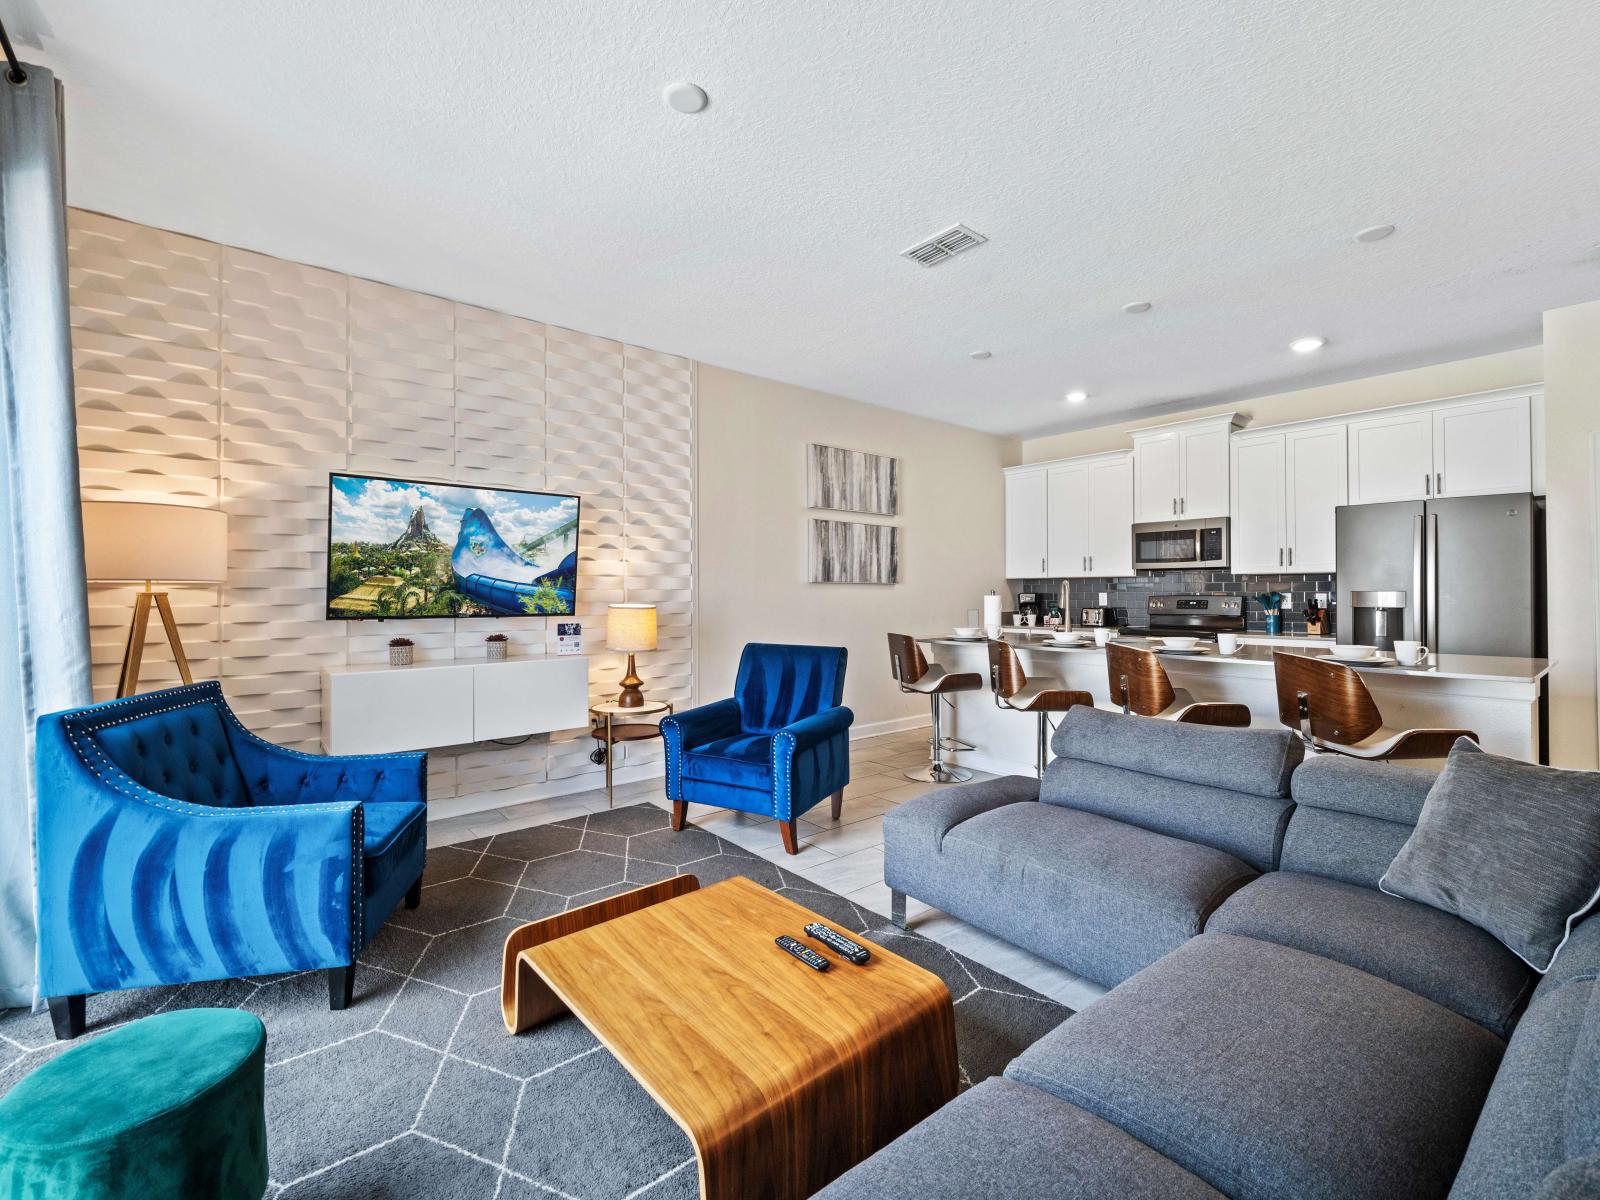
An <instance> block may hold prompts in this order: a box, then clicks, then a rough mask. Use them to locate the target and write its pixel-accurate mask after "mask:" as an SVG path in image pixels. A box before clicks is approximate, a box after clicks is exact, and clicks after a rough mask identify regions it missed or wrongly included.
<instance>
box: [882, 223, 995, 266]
mask: <svg viewBox="0 0 1600 1200" xmlns="http://www.w3.org/2000/svg"><path fill="white" fill-rule="evenodd" d="M988 240H989V239H988V238H986V237H984V236H983V234H981V233H979V232H978V231H977V230H976V229H968V228H967V227H966V226H965V225H952V226H950V228H949V229H942V230H940V231H939V232H938V233H936V234H934V235H933V236H932V237H931V238H927V239H925V240H923V241H920V242H918V243H917V244H916V245H915V246H912V247H911V248H910V249H908V250H902V251H900V254H901V256H902V257H904V258H909V259H911V261H912V262H919V263H921V264H922V265H923V266H925V267H936V266H938V265H939V264H940V263H942V262H943V261H944V260H945V259H947V258H954V257H955V256H956V255H958V254H960V253H961V252H962V251H963V250H971V249H972V248H973V247H974V246H981V245H983V244H984V243H985V242H987V241H988Z"/></svg>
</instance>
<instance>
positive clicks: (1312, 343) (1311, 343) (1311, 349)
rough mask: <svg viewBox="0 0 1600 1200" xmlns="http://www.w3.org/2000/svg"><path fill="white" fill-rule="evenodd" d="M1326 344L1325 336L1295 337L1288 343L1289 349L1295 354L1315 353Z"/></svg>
mask: <svg viewBox="0 0 1600 1200" xmlns="http://www.w3.org/2000/svg"><path fill="white" fill-rule="evenodd" d="M1327 344H1328V339H1327V338H1325V337H1303V338H1295V340H1294V341H1292V342H1290V343H1289V349H1291V350H1293V351H1294V352H1295V353H1296V354H1315V353H1316V352H1317V351H1318V350H1321V349H1322V348H1323V347H1324V346H1326V345H1327Z"/></svg>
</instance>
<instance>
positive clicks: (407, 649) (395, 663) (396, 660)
mask: <svg viewBox="0 0 1600 1200" xmlns="http://www.w3.org/2000/svg"><path fill="white" fill-rule="evenodd" d="M415 649H416V647H415V646H390V647H389V665H390V666H391V667H409V666H410V665H411V652H412V651H413V650H415Z"/></svg>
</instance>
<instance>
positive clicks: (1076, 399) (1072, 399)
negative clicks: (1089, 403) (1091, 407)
mask: <svg viewBox="0 0 1600 1200" xmlns="http://www.w3.org/2000/svg"><path fill="white" fill-rule="evenodd" d="M1088 398H1089V393H1088V392H1068V393H1067V403H1068V404H1082V403H1083V402H1084V401H1085V400H1087V399H1088Z"/></svg>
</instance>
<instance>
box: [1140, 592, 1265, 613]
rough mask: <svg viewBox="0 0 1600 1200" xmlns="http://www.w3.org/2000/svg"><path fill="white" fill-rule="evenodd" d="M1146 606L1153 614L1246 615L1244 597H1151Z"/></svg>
mask: <svg viewBox="0 0 1600 1200" xmlns="http://www.w3.org/2000/svg"><path fill="white" fill-rule="evenodd" d="M1146 606H1147V608H1148V609H1149V611H1150V612H1153V613H1182V614H1184V615H1186V616H1199V615H1202V614H1204V615H1207V616H1216V617H1237V616H1241V615H1242V614H1243V613H1244V597H1243V596H1222V595H1216V596H1195V595H1188V596H1151V597H1150V599H1149V601H1148V602H1147V605H1146Z"/></svg>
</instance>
